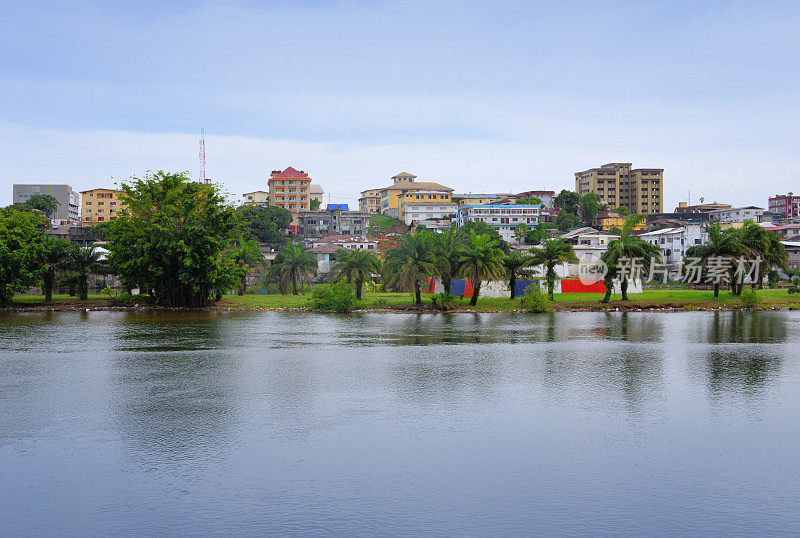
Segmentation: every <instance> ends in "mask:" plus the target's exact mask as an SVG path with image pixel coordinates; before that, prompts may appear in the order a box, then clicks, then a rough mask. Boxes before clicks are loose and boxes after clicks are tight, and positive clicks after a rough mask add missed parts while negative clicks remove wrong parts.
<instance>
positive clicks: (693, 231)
mask: <svg viewBox="0 0 800 538" xmlns="http://www.w3.org/2000/svg"><path fill="white" fill-rule="evenodd" d="M639 238H640V239H644V240H645V241H647V242H648V243H652V244H653V245H656V246H657V247H658V248H660V249H661V253H662V260H661V263H663V264H664V265H666V268H667V270H668V272H669V273H668V276H669V278H670V279H676V278H677V277H678V273H679V271H680V264H681V261H682V260H683V258H684V256H686V251H687V250H689V248H691V247H693V246H695V245H702V244H703V243H705V242H706V241H708V233H707V232H706V230H705V227H704V226H703V225H702V224H687V225H686V226H679V227H674V228H662V229H660V230H654V231H652V232H646V233H643V234H639Z"/></svg>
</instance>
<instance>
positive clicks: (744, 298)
mask: <svg viewBox="0 0 800 538" xmlns="http://www.w3.org/2000/svg"><path fill="white" fill-rule="evenodd" d="M739 300H740V301H741V302H742V306H744V307H745V308H755V307H757V306H758V303H759V301H761V298H760V297H759V296H758V292H757V291H756V290H748V289H745V290H742V294H741V295H740V296H739Z"/></svg>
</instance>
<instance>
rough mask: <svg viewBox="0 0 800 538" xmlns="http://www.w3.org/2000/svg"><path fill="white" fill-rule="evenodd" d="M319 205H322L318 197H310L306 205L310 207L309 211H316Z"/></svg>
mask: <svg viewBox="0 0 800 538" xmlns="http://www.w3.org/2000/svg"><path fill="white" fill-rule="evenodd" d="M321 205H322V200H320V199H319V198H312V199H311V201H310V202H309V203H308V206H309V208H311V211H317V210H318V209H319V206H321Z"/></svg>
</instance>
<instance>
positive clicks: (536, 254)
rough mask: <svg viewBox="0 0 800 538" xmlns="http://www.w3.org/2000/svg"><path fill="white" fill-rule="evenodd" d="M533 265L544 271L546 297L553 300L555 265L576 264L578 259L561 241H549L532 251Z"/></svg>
mask: <svg viewBox="0 0 800 538" xmlns="http://www.w3.org/2000/svg"><path fill="white" fill-rule="evenodd" d="M532 255H533V265H541V266H543V267H544V269H545V278H546V279H547V295H548V297H550V300H551V301H552V300H553V288H554V287H555V284H556V265H559V264H561V263H564V262H567V263H577V262H578V258H577V256H575V251H574V250H572V245H570V244H568V243H565V242H564V240H563V239H561V238H557V239H549V240H547V241H545V242H544V244H543V245H542V247H541V248H540V249H536V250H534V251H532Z"/></svg>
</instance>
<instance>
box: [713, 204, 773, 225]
mask: <svg viewBox="0 0 800 538" xmlns="http://www.w3.org/2000/svg"><path fill="white" fill-rule="evenodd" d="M763 214H764V209H763V208H761V207H756V206H752V205H751V206H747V207H732V208H730V209H717V210H714V211H709V212H708V218H709V220H713V221H716V222H723V223H728V222H744V221H746V220H752V221H753V222H759V221H760V220H761V215H763Z"/></svg>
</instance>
